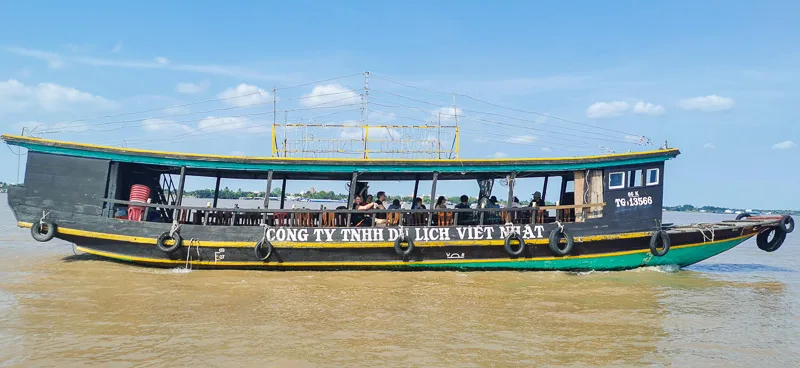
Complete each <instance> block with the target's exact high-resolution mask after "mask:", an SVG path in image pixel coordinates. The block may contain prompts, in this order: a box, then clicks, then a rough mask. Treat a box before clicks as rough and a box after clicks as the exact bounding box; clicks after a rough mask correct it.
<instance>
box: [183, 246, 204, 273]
mask: <svg viewBox="0 0 800 368" xmlns="http://www.w3.org/2000/svg"><path fill="white" fill-rule="evenodd" d="M192 245H194V246H195V247H194V248H195V249H196V251H197V260H198V261H199V260H200V240H199V239H195V238H191V239H189V249H188V250H187V252H186V266H184V268H185V269H187V270H191V269H192V265H191V263H189V261H190V260H191V257H192Z"/></svg>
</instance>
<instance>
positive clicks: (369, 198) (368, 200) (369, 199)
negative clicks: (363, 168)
mask: <svg viewBox="0 0 800 368" xmlns="http://www.w3.org/2000/svg"><path fill="white" fill-rule="evenodd" d="M366 199H367V200H366V201H365V202H364V203H372V202H373V197H372V194H367V198H366Z"/></svg>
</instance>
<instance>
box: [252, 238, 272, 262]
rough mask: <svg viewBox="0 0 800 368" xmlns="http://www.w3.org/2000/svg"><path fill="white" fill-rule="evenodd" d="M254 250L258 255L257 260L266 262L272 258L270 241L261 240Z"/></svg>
mask: <svg viewBox="0 0 800 368" xmlns="http://www.w3.org/2000/svg"><path fill="white" fill-rule="evenodd" d="M253 250H254V251H255V253H256V258H258V259H260V260H262V261H266V260H268V259H269V257H271V256H272V250H273V248H272V243H270V242H269V240H266V239H261V240H259V241H258V243H256V246H255V247H254V248H253Z"/></svg>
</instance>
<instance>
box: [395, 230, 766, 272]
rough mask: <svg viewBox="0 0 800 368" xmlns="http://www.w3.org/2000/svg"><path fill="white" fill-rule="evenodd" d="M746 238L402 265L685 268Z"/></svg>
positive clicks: (617, 268) (624, 268)
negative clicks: (553, 256) (590, 253)
mask: <svg viewBox="0 0 800 368" xmlns="http://www.w3.org/2000/svg"><path fill="white" fill-rule="evenodd" d="M749 238H750V237H746V238H735V239H730V240H723V241H720V242H715V243H711V244H708V245H699V246H687V247H674V248H671V249H670V250H669V252H667V254H666V255H665V256H663V257H656V256H653V255H651V254H650V252H642V253H633V254H624V255H611V256H605V257H604V256H599V257H593V258H578V257H575V258H570V257H565V258H563V259H558V260H530V261H519V260H516V261H511V262H506V261H499V262H463V263H439V264H421V263H420V264H414V263H409V264H408V265H407V266H406V267H409V268H425V269H442V268H445V269H473V270H481V269H519V270H540V271H585V270H595V271H613V270H626V269H633V268H638V267H648V266H664V265H676V266H678V267H686V266H689V265H692V264H695V263H697V262H700V261H703V260H705V259H708V258H711V257H713V256H715V255H717V254H720V253H722V252H725V251H727V250H730V249H731V248H733V247H735V246H737V245H739V244H741V243H742V242H744V241H745V240H747V239H749Z"/></svg>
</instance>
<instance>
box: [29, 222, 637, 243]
mask: <svg viewBox="0 0 800 368" xmlns="http://www.w3.org/2000/svg"><path fill="white" fill-rule="evenodd" d="M17 225H18V226H19V227H23V228H30V227H31V226H33V224H31V223H30V222H18V223H17ZM56 231H57V232H58V233H59V234H64V235H73V236H81V237H85V238H92V239H103V240H115V241H122V242H128V243H139V244H151V245H156V243H157V239H156V238H148V237H138V236H130V235H119V234H108V233H100V232H94V231H85V230H77V229H71V228H65V227H60V226H59V227H57V228H56ZM649 236H650V233H649V232H633V233H620V234H611V235H589V236H577V237H575V242H577V243H582V242H594V241H601V240H620V239H631V238H644V237H649ZM183 241H184V243H186V245H188V242H189V240H188V239H184V240H183ZM257 241H258V239H255V240H253V241H252V242H233V241H216V240H195V241H193V242H192V246H193V247H194V246H200V247H204V248H206V247H207V248H218V247H228V248H252V247H253V246H254V245H255V243H256V242H257ZM525 243H526V244H548V243H549V240H548V239H547V238H542V239H526V240H525ZM504 244H505V241H504V240H453V241H428V242H415V245H416V246H420V247H451V246H476V245H487V246H489V245H494V246H496V245H504ZM272 245H273V246H275V247H280V248H326V249H327V248H387V247H393V246H394V242H368V243H343V242H318V243H317V242H272Z"/></svg>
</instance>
